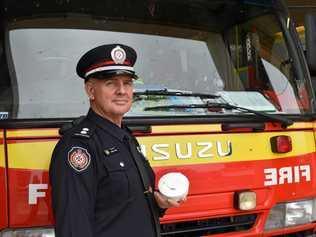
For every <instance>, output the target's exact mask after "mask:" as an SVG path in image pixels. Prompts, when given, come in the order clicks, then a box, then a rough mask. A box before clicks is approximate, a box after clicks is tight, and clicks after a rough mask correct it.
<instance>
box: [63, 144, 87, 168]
mask: <svg viewBox="0 0 316 237" xmlns="http://www.w3.org/2000/svg"><path fill="white" fill-rule="evenodd" d="M68 163H69V165H70V166H71V167H72V168H73V169H74V170H76V171H78V172H81V171H83V170H85V169H87V168H88V166H89V165H90V154H89V152H88V151H87V150H86V149H84V148H82V147H72V148H71V149H70V151H69V152H68Z"/></svg>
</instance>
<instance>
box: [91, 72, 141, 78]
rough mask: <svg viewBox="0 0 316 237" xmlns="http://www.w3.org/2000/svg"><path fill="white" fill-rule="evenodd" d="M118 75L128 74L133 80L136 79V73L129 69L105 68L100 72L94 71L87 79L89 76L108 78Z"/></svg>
mask: <svg viewBox="0 0 316 237" xmlns="http://www.w3.org/2000/svg"><path fill="white" fill-rule="evenodd" d="M119 75H127V76H130V77H131V78H133V79H134V80H137V79H138V76H137V75H136V73H135V72H133V71H129V70H106V71H101V72H95V73H93V74H91V75H89V76H88V78H87V79H90V78H96V79H109V78H111V77H113V76H119Z"/></svg>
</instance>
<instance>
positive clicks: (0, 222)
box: [0, 167, 8, 230]
mask: <svg viewBox="0 0 316 237" xmlns="http://www.w3.org/2000/svg"><path fill="white" fill-rule="evenodd" d="M6 187H7V185H6V171H5V168H3V167H0V230H1V229H4V228H6V227H7V226H8V209H7V208H8V203H7V192H6Z"/></svg>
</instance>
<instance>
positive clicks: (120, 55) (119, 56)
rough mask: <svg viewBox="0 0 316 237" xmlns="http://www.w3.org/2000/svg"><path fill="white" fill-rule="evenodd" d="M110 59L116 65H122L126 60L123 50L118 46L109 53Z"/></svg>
mask: <svg viewBox="0 0 316 237" xmlns="http://www.w3.org/2000/svg"><path fill="white" fill-rule="evenodd" d="M111 57H112V59H113V61H114V62H115V63H116V64H123V63H124V61H125V59H126V53H125V50H124V49H122V48H121V47H120V46H116V47H115V48H114V49H112V51H111Z"/></svg>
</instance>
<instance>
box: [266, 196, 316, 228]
mask: <svg viewBox="0 0 316 237" xmlns="http://www.w3.org/2000/svg"><path fill="white" fill-rule="evenodd" d="M315 220H316V199H310V200H302V201H297V202H289V203H280V204H277V205H276V206H274V207H273V208H272V209H271V211H270V213H269V216H268V219H267V222H266V224H265V230H271V229H276V228H284V227H290V226H295V225H303V224H307V223H310V222H313V221H315Z"/></svg>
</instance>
